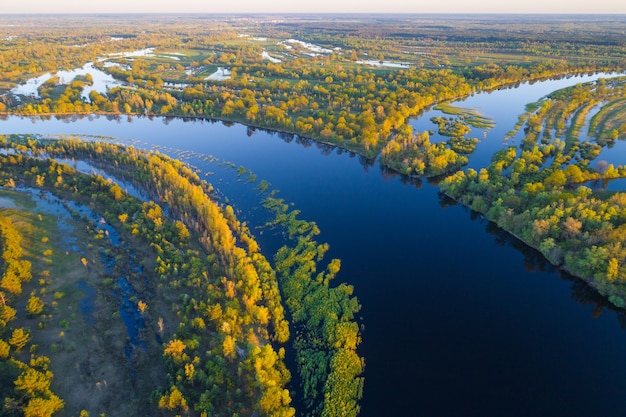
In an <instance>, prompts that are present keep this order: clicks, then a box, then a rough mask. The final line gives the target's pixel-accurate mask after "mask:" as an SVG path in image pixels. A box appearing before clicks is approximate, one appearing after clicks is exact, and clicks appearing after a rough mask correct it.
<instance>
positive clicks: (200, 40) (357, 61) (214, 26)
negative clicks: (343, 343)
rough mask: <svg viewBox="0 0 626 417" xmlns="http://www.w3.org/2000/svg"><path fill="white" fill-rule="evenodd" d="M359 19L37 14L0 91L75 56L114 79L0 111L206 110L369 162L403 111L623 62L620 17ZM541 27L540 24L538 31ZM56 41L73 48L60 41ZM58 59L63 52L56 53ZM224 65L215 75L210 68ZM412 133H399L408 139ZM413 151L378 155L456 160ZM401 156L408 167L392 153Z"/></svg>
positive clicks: (200, 113)
mask: <svg viewBox="0 0 626 417" xmlns="http://www.w3.org/2000/svg"><path fill="white" fill-rule="evenodd" d="M363 19H364V20H363V21H360V20H359V19H357V22H358V23H357V22H355V21H353V20H352V19H350V20H344V19H342V18H336V19H330V21H328V22H326V23H324V24H322V25H321V26H318V25H317V23H316V24H313V23H311V22H310V21H308V19H306V18H302V19H296V20H294V19H293V18H290V19H289V23H284V22H280V23H277V22H275V21H273V20H270V19H269V18H268V19H265V18H257V19H250V20H248V19H246V20H245V22H244V21H241V22H240V21H237V20H228V21H225V20H223V19H218V18H212V17H205V18H202V19H201V20H200V21H201V22H202V24H200V21H197V20H193V22H191V23H190V24H187V22H185V20H184V19H182V20H181V21H180V22H178V21H176V22H172V21H170V20H169V19H166V18H163V19H162V20H161V19H159V18H156V17H153V18H151V19H150V22H149V24H150V30H149V31H146V30H144V26H142V25H141V24H137V23H136V22H132V23H130V22H124V21H123V20H122V21H119V20H116V21H115V22H112V21H110V20H108V19H101V20H99V21H94V20H91V19H85V20H83V21H80V22H79V21H77V20H75V19H69V24H70V25H71V27H72V29H71V35H69V34H68V33H67V31H68V29H67V28H60V27H57V26H55V25H53V24H52V23H49V22H47V20H46V18H38V19H37V22H36V23H37V25H31V26H34V27H37V28H40V29H39V30H35V31H34V32H28V33H27V32H24V31H22V30H21V29H19V28H15V29H13V31H14V32H15V33H11V36H14V38H10V41H8V42H7V44H6V46H5V47H4V48H5V49H4V50H2V49H1V48H0V54H1V55H0V57H1V58H2V59H0V63H2V65H0V74H1V78H2V80H3V82H4V83H5V85H6V86H7V88H8V87H11V86H14V85H16V83H19V82H23V81H25V80H26V79H27V78H29V77H32V76H35V75H39V74H41V73H42V72H45V71H51V70H54V69H57V68H59V69H60V68H64V69H74V68H76V67H78V66H82V65H83V64H84V63H86V62H94V65H95V66H96V67H97V68H98V69H99V70H101V71H104V72H107V73H109V74H110V75H112V76H113V77H115V78H116V79H118V80H119V81H120V82H121V83H122V86H121V87H114V88H111V89H110V90H109V91H107V92H106V93H105V92H100V93H98V92H95V91H94V92H91V93H90V94H89V99H83V98H81V97H80V91H81V89H83V88H84V87H85V86H86V85H89V84H90V77H89V76H82V75H81V76H77V77H76V78H74V79H73V80H71V81H66V82H65V84H63V83H60V81H59V79H58V77H56V78H55V77H53V78H51V79H50V80H49V81H47V82H46V83H44V85H43V86H42V87H41V88H40V89H39V97H38V98H34V97H31V96H28V95H24V96H22V97H20V98H19V100H18V97H16V96H14V95H12V94H7V95H5V96H3V97H2V101H3V103H2V108H0V112H2V111H7V112H11V113H18V114H26V115H36V114H50V113H54V114H76V113H112V114H120V113H126V114H151V115H152V114H156V115H174V116H189V117H202V118H217V119H222V120H228V121H238V122H243V123H246V124H248V125H252V126H260V127H264V128H269V129H273V130H278V131H285V132H290V133H295V134H298V135H302V136H304V137H310V138H313V139H316V140H319V141H322V142H327V143H331V144H334V145H337V146H340V147H343V148H347V149H350V150H353V151H355V152H357V153H360V154H362V155H364V156H367V157H370V158H371V157H374V156H375V155H377V154H378V153H379V152H380V151H381V150H382V149H384V148H385V146H386V145H387V144H389V143H390V142H391V141H393V140H394V139H397V134H398V132H401V131H402V130H403V129H404V128H405V126H406V122H407V120H408V119H409V118H410V117H415V116H417V115H418V114H419V113H420V112H421V111H422V110H423V109H425V108H427V107H429V106H432V105H434V104H437V103H441V102H443V101H446V100H451V99H456V98H460V97H465V96H467V95H469V94H471V93H472V92H475V91H484V90H491V89H495V88H498V87H501V86H509V85H514V84H515V83H519V82H522V81H525V80H535V79H542V78H547V77H554V76H560V75H564V74H572V73H584V72H590V71H610V70H615V69H619V68H621V67H623V63H624V56H625V51H624V48H623V45H622V44H621V43H620V41H619V39H621V38H620V37H621V36H622V33H623V30H624V23H623V22H621V21H620V20H616V21H613V20H610V19H609V21H608V22H597V21H593V22H585V23H586V29H587V32H586V34H585V36H581V35H580V34H579V33H576V36H572V35H573V34H572V31H573V30H575V29H573V28H572V27H578V26H576V25H574V26H568V24H567V23H564V22H561V21H558V20H557V21H551V20H549V19H546V20H542V19H538V18H537V19H535V20H534V21H524V22H523V23H521V22H519V21H517V20H516V21H514V22H513V21H511V22H507V23H504V22H502V21H498V22H493V21H491V18H490V17H483V18H482V19H483V20H486V21H487V23H489V27H490V29H485V27H484V26H481V23H484V22H481V21H480V19H478V21H473V20H463V19H460V20H455V22H454V25H451V24H450V22H447V21H445V20H444V21H439V20H438V19H437V18H428V19H425V20H423V21H422V20H420V19H418V18H411V19H409V20H408V21H407V20H405V19H397V18H392V17H390V18H386V19H384V20H377V21H376V23H375V24H374V23H372V22H371V21H368V20H367V18H363ZM431 19H433V20H432V21H431ZM505 20H506V19H505ZM522 20H524V19H522ZM409 22H411V23H410V24H409ZM546 26H549V27H550V29H551V30H550V31H546V32H545V33H544V29H545V28H546ZM557 29H558V31H560V32H559V35H557V36H554V31H555V30H557ZM547 33H550V35H547ZM68 38H69V39H71V42H75V43H74V45H76V44H78V45H82V47H81V48H76V47H71V46H68ZM111 39H114V40H111ZM434 39H437V40H436V41H435V40H434ZM488 39H498V42H494V41H490V40H488ZM563 40H566V42H563ZM146 48H151V49H150V51H151V53H148V54H145V53H144V54H142V55H141V56H137V57H133V58H132V60H130V58H129V59H127V58H126V57H125V56H123V55H119V54H118V55H115V54H114V53H116V52H121V51H132V50H139V49H144V50H145V49H146ZM59 55H61V56H64V57H66V58H65V59H63V60H59V59H57V56H59ZM94 57H98V59H95V60H94ZM18 58H19V59H18ZM20 59H21V61H20ZM385 61H390V62H391V64H392V65H391V66H385V65H386V64H385ZM16 62H20V64H15V63H16ZM55 63H56V64H55ZM220 68H221V70H220ZM226 69H227V72H228V76H225V77H224V78H223V79H221V78H220V77H211V75H212V74H214V73H216V74H218V75H223V74H225V73H226V72H225V71H226ZM88 75H90V74H88ZM443 109H444V110H445V111H449V112H452V113H455V114H458V115H459V116H461V117H462V118H465V119H466V122H467V123H468V124H470V125H472V126H474V127H479V126H480V127H488V126H489V122H488V121H487V120H485V119H484V118H482V117H480V116H479V115H477V114H475V113H473V112H469V111H466V110H460V109H451V108H450V107H449V106H445V107H444V108H443ZM459 112H460V113H461V114H459ZM410 136H411V135H410V134H408V135H405V137H403V138H401V139H402V141H404V140H409V141H413V140H412V139H411V138H410ZM392 147H395V145H392ZM420 147H423V149H420V150H419V153H420V154H421V153H423V154H424V157H423V158H419V159H420V160H421V161H422V163H424V164H426V166H425V167H424V169H420V167H419V164H411V163H410V162H411V160H412V159H415V158H416V156H415V155H412V154H413V153H415V151H411V152H409V154H410V155H409V156H408V157H407V158H400V157H397V158H390V157H389V153H387V155H386V158H384V159H383V160H384V161H389V166H390V167H391V168H394V169H399V170H400V172H408V171H406V169H407V168H408V167H411V168H412V169H411V172H410V174H413V175H438V174H441V173H442V172H445V171H449V170H453V169H456V168H458V166H460V165H462V160H460V159H459V158H456V157H454V156H452V155H449V152H447V151H444V150H443V149H438V148H437V147H435V148H433V149H429V147H428V146H425V147H424V146H421V145H418V148H420ZM455 147H457V148H459V147H458V145H455ZM465 148H466V147H465V146H461V147H460V149H465ZM426 154H428V157H426ZM442 158H445V159H446V161H447V162H446V169H443V168H442V166H441V159H442ZM404 159H408V160H409V164H408V166H407V164H406V163H400V162H398V160H404ZM431 160H432V161H433V162H434V163H435V165H436V166H434V167H432V168H430V167H429V166H428V164H429V163H430V161H431ZM385 163H386V162H385Z"/></svg>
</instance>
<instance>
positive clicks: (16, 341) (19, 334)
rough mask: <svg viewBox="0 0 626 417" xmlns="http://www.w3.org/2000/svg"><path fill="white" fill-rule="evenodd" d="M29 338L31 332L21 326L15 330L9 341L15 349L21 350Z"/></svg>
mask: <svg viewBox="0 0 626 417" xmlns="http://www.w3.org/2000/svg"><path fill="white" fill-rule="evenodd" d="M29 340H30V334H29V332H28V331H26V330H24V329H23V328H22V327H20V328H19V329H15V330H13V333H12V334H11V338H10V339H9V343H10V344H11V345H13V346H14V347H15V349H16V350H17V351H18V352H19V351H20V350H22V348H23V347H24V346H26V344H27V343H28V341H29Z"/></svg>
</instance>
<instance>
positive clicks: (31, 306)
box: [26, 291, 45, 316]
mask: <svg viewBox="0 0 626 417" xmlns="http://www.w3.org/2000/svg"><path fill="white" fill-rule="evenodd" d="M44 306H45V304H44V302H43V300H42V299H41V298H39V297H37V296H36V295H35V292H34V291H33V292H31V293H30V297H29V298H28V302H27V303H26V312H27V313H28V314H29V315H30V316H36V315H38V314H41V312H42V311H43V308H44Z"/></svg>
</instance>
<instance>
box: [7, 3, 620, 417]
mask: <svg viewBox="0 0 626 417" xmlns="http://www.w3.org/2000/svg"><path fill="white" fill-rule="evenodd" d="M11 19H13V17H6V16H0V23H2V26H0V27H1V31H0V117H2V116H5V117H9V116H11V115H18V116H24V117H31V118H33V120H37V118H43V119H45V118H52V117H55V118H62V117H68V116H81V117H82V116H85V117H90V115H106V116H111V117H119V116H120V115H128V116H137V117H150V118H153V117H161V116H163V117H167V118H173V117H178V118H185V119H207V120H220V121H223V122H225V123H234V122H237V123H243V124H245V125H247V126H249V128H250V129H255V128H263V129H269V130H271V131H274V132H280V133H286V134H291V135H296V136H297V137H298V138H301V139H302V140H313V141H317V142H319V143H322V144H325V145H329V146H334V147H338V148H341V149H345V150H348V151H350V152H353V153H355V154H357V155H359V156H361V157H363V158H365V159H368V160H373V159H375V158H377V159H378V161H379V162H380V164H381V166H382V167H384V168H386V169H389V170H391V171H393V172H397V173H399V174H401V175H404V176H406V177H407V178H408V177H412V178H415V177H420V178H421V177H425V178H429V179H430V181H432V183H433V184H435V185H437V186H438V187H439V190H440V192H441V193H442V196H443V195H445V196H447V197H451V198H452V199H454V200H455V201H458V202H460V203H461V204H463V205H465V206H467V207H468V208H470V209H471V210H472V212H473V213H479V214H480V215H482V216H484V218H486V219H488V220H489V221H491V222H493V223H494V224H496V225H497V226H498V227H500V228H502V229H503V230H506V231H507V232H509V233H511V234H512V235H514V236H516V237H517V238H519V239H520V240H521V241H523V242H525V243H526V244H527V245H529V246H531V247H533V248H536V249H537V250H539V251H540V252H541V253H542V254H543V255H544V256H545V258H546V259H548V260H549V261H550V262H551V263H552V264H554V265H556V266H559V267H561V268H563V269H564V270H566V271H568V272H569V273H571V274H573V275H575V276H578V277H580V278H582V279H583V280H585V281H586V282H587V283H589V284H590V285H591V286H593V287H594V288H596V289H597V290H598V291H599V292H600V294H601V295H602V296H604V297H606V298H607V299H608V300H609V301H610V302H611V303H612V305H613V306H615V307H616V308H620V309H622V308H624V307H626V290H625V289H624V285H623V284H624V282H625V281H626V250H625V249H624V248H623V241H624V235H623V234H622V232H624V231H626V194H625V193H623V192H620V191H614V190H611V189H607V187H606V185H607V184H609V183H610V182H611V181H616V180H617V181H619V180H620V179H623V178H624V177H626V166H624V165H620V164H618V163H609V162H607V161H606V160H604V159H600V160H598V159H596V158H598V157H599V155H604V154H602V152H603V151H604V150H606V149H611V148H612V147H614V146H615V145H616V144H617V143H619V141H621V140H623V139H624V138H626V123H625V122H624V120H625V118H626V106H625V103H626V90H625V79H624V77H617V76H616V77H613V78H601V79H600V80H598V81H597V82H591V83H585V84H582V83H580V84H578V85H576V86H574V87H570V88H566V89H563V90H559V91H556V92H553V93H552V94H550V95H549V96H547V97H545V98H543V99H541V100H539V101H537V102H534V103H530V104H529V105H528V106H527V109H526V110H527V111H526V113H524V114H522V115H521V116H520V117H519V120H518V123H517V125H516V126H515V128H514V130H512V131H511V132H510V133H509V134H508V135H507V136H506V137H505V138H502V139H503V140H504V141H505V142H506V143H507V146H506V148H505V149H503V150H502V151H499V152H497V153H496V154H495V155H493V159H492V162H491V163H490V164H489V165H488V166H484V167H481V168H479V169H475V168H465V167H466V165H467V164H468V162H469V160H470V159H471V157H472V154H473V153H474V152H475V149H476V147H477V146H479V142H480V140H479V139H477V138H475V137H473V135H472V130H473V129H474V128H485V129H488V128H489V127H491V126H493V124H494V121H493V120H490V119H489V118H488V117H486V116H483V115H481V114H480V113H478V112H477V111H474V110H472V109H462V108H458V107H454V106H451V105H449V102H451V101H454V100H457V99H460V98H463V97H468V96H471V95H473V94H476V93H480V92H489V91H496V90H498V89H501V88H509V87H512V86H515V85H518V84H520V83H523V82H533V81H537V80H545V79H549V78H559V77H566V76H571V75H576V74H592V73H599V72H603V73H611V72H617V73H623V72H624V70H625V68H626V47H625V45H624V43H623V33H624V30H626V20H624V19H623V18H622V17H619V16H617V17H612V16H599V17H598V16H595V17H571V19H573V23H572V21H570V20H561V19H558V18H555V17H534V18H531V17H528V16H526V17H516V18H515V19H513V18H512V17H507V16H498V17H496V16H482V17H480V18H465V17H462V16H455V17H454V18H451V17H442V16H393V15H389V16H385V17H384V18H383V17H380V18H377V19H374V20H370V19H371V18H369V17H364V16H361V17H354V16H334V17H332V18H324V19H322V18H316V17H313V16H306V15H303V16H287V17H281V18H275V17H274V16H270V17H267V16H259V17H257V16H232V17H224V16H210V15H209V16H194V17H192V16H169V15H149V16H144V17H140V16H129V17H125V18H121V19H120V18H118V17H111V16H65V17H63V19H61V18H60V17H58V16H57V17H55V16H28V17H27V16H22V17H19V19H20V23H21V24H20V25H12V24H9V22H10V21H11ZM577 19H580V21H578V20H577ZM578 24H580V25H583V24H584V28H585V30H584V31H581V30H579V26H578ZM431 108H436V109H439V110H441V111H442V112H443V113H444V114H445V116H442V117H434V118H432V119H431V120H430V121H431V122H432V129H431V130H425V131H422V132H414V131H413V128H412V127H411V125H410V124H409V120H410V119H413V118H416V117H419V116H420V115H421V114H423V112H424V111H427V110H429V109H431ZM583 127H584V128H585V129H583ZM435 132H436V133H437V135H439V136H441V137H444V138H445V140H443V141H434V140H432V138H433V137H434V135H435ZM518 134H521V135H522V139H521V140H520V141H519V143H516V142H515V140H514V138H515V137H517V135H518ZM0 145H1V146H2V148H3V149H2V150H0V185H2V186H3V188H2V189H1V190H0V202H3V201H5V199H6V201H11V203H10V204H9V207H8V208H2V209H0V251H1V252H2V261H0V274H1V278H0V302H1V303H2V304H1V305H0V308H1V310H0V313H1V314H0V382H1V384H0V391H1V394H2V398H3V403H2V404H1V405H0V416H5V415H6V416H22V415H23V416H51V415H56V414H60V415H72V416H83V417H84V416H89V415H113V414H114V413H115V410H116V409H115V408H114V405H112V404H113V403H114V402H116V401H117V402H118V403H124V402H126V403H128V404H130V407H131V410H132V413H134V415H141V414H142V413H143V412H144V410H149V411H150V414H151V415H163V416H169V415H172V416H173V415H193V416H210V415H211V416H235V415H237V416H243V415H262V416H276V417H279V416H282V417H291V416H294V415H303V416H305V415H306V416H324V417H333V416H347V417H350V416H356V415H358V414H359V411H360V405H359V400H360V399H361V398H362V396H363V387H364V383H365V381H364V371H365V359H366V358H364V357H363V356H362V355H361V352H360V351H359V344H360V343H361V338H362V335H361V332H362V327H361V326H360V323H359V320H358V313H359V311H360V309H361V305H360V303H359V300H358V299H357V297H356V296H355V295H354V293H355V288H354V287H353V286H352V285H350V284H347V283H337V282H335V278H336V277H337V275H338V273H339V271H340V269H341V261H340V260H339V259H331V260H325V259H324V257H325V255H326V254H327V253H328V251H329V244H328V243H320V242H318V238H319V235H320V230H319V228H318V226H317V224H316V223H315V222H312V221H306V220H302V219H300V217H299V215H300V212H299V211H298V210H297V209H294V208H292V207H291V206H290V205H289V204H288V203H287V202H285V201H284V200H283V199H281V198H278V197H277V196H276V195H275V193H265V191H266V188H268V185H267V183H262V184H264V186H260V187H259V188H260V191H261V193H263V194H264V196H263V199H262V201H260V202H259V204H258V205H259V206H262V207H263V208H264V210H266V211H268V212H269V213H271V220H270V221H268V222H267V224H266V225H265V227H267V228H271V229H273V230H279V231H280V233H281V235H282V241H283V243H284V245H283V246H282V247H280V248H279V250H278V251H277V252H276V253H271V254H268V253H264V252H263V250H262V248H261V247H260V245H259V243H258V241H257V238H256V237H255V235H254V233H255V231H253V230H251V229H250V227H249V225H248V224H246V222H245V221H242V220H241V219H240V218H238V216H237V213H236V208H234V207H233V206H231V205H229V203H228V200H227V199H223V198H220V197H218V196H217V195H216V194H215V193H214V187H213V185H212V184H210V183H208V182H207V181H205V180H203V179H201V178H200V177H199V175H198V173H197V172H196V171H195V170H194V169H193V167H191V166H189V165H187V164H185V163H183V162H181V161H179V160H176V159H172V158H170V157H168V156H166V155H165V154H161V153H159V152H157V151H146V150H143V149H140V148H139V147H138V148H135V147H133V146H124V145H120V144H116V143H114V142H112V141H107V140H93V141H92V140H82V139H80V138H79V137H70V138H65V139H61V140H57V139H54V140H52V139H47V138H44V137H43V136H37V135H13V134H11V135H6V136H0ZM77 161H79V162H82V163H86V164H88V165H89V166H90V167H92V171H95V170H96V169H97V170H101V171H102V172H106V174H107V176H108V177H110V178H115V180H111V179H109V180H107V179H105V178H104V176H103V175H100V174H97V173H95V172H92V173H86V172H81V171H80V170H78V169H77ZM240 170H241V173H242V174H245V173H246V170H245V168H243V167H241V168H240ZM250 175H251V176H252V175H253V174H252V173H250ZM598 184H602V185H603V186H602V187H598V186H597V185H598ZM124 185H126V186H130V187H133V188H136V189H138V190H139V194H141V196H143V197H141V196H140V197H138V196H136V195H131V193H129V192H127V191H125V186H124ZM126 188H128V187H126ZM25 196H30V197H25ZM38 199H44V200H47V201H53V202H55V201H56V202H57V203H56V204H57V205H59V206H62V207H64V210H66V211H67V212H68V213H70V219H68V220H67V223H68V224H69V225H70V226H71V229H72V230H73V231H72V233H71V234H72V236H73V238H74V239H76V240H78V241H79V242H81V251H82V252H77V251H74V250H67V248H63V247H61V246H59V245H60V243H59V242H55V241H54V239H51V236H53V235H54V234H58V233H60V231H59V228H61V227H62V225H61V223H62V222H60V220H59V219H60V218H61V216H60V215H56V218H55V216H54V215H50V214H47V215H46V214H35V213H36V210H35V209H34V208H33V207H35V206H36V205H37V204H38V203H36V201H39V200H38ZM85 210H89V212H92V213H95V215H94V216H95V217H94V216H92V217H89V216H88V215H85V212H86V211H85ZM130 248H140V249H132V250H131V249H130ZM63 253H65V255H63ZM63 276H68V277H71V278H66V279H67V280H70V279H74V280H76V282H78V283H82V284H81V285H86V286H87V287H88V288H91V287H92V286H93V288H95V294H96V295H95V300H96V301H95V302H96V303H97V304H98V305H99V306H100V309H99V310H98V311H97V312H96V313H93V317H92V318H93V320H94V324H92V326H94V327H92V328H89V327H88V325H87V324H85V323H82V322H81V320H79V318H80V317H79V316H78V312H76V311H73V312H72V313H71V314H70V313H68V311H69V309H70V308H71V305H75V304H77V303H78V302H79V301H78V298H77V297H78V295H77V294H75V291H74V292H73V291H71V290H68V288H69V287H64V284H63V279H61V277H63ZM111 294H113V295H114V296H115V297H119V299H120V300H121V301H119V302H120V303H121V304H122V305H123V306H124V307H123V308H121V309H119V311H118V310H117V309H116V308H115V303H117V301H114V300H113V299H112V298H111V297H113V296H112V295H111ZM116 300H117V299H116ZM89 314H92V313H89ZM89 314H87V316H86V317H90V316H89ZM127 315H130V316H131V317H132V318H133V319H132V320H134V321H135V322H136V324H135V325H136V327H137V328H138V329H139V330H138V332H137V335H134V334H131V333H132V332H131V331H130V329H129V330H128V334H126V330H125V327H124V324H125V323H126V318H125V317H126V316H127ZM94 329H95V334H102V336H101V339H97V340H96V339H95V338H94V339H93V340H89V339H88V338H87V339H85V338H83V339H81V337H84V335H86V334H90V333H91V332H93V330H94ZM79 335H83V336H79ZM120 335H121V336H120ZM120 337H122V339H123V340H127V339H128V343H126V345H125V346H123V345H119V344H116V343H115V342H114V340H115V339H116V338H117V339H119V338H120ZM82 344H84V346H88V347H89V349H91V348H94V350H93V352H94V353H93V357H92V354H89V355H87V354H86V353H85V352H82V351H81V350H80V349H79V348H80V346H81V345H82ZM125 349H127V350H128V351H130V353H128V354H127V355H126V356H125V358H126V359H125V360H123V361H120V359H119V356H120V352H124V351H125ZM84 350H88V349H87V348H86V349H84ZM76 351H81V352H82V353H80V360H78V361H77V363H78V365H77V366H76V368H77V370H72V371H69V370H68V369H69V368H68V366H69V365H68V363H69V362H70V361H71V360H72V359H71V358H72V355H75V354H76ZM116 355H117V356H116ZM121 356H124V355H121ZM97 361H101V362H102V361H105V362H106V361H108V362H112V363H114V364H113V365H111V367H112V368H111V369H110V370H108V371H106V372H108V373H105V371H102V373H100V374H96V373H95V372H93V371H92V368H93V366H94V365H93V364H94V363H95V362H97ZM292 363H293V365H291V364H292ZM115 374H119V375H122V376H121V377H119V378H117V379H118V380H117V381H115V380H116V378H115V377H113V376H112V375H115ZM71 378H74V379H75V380H76V379H80V380H87V381H88V382H89V383H91V384H92V385H93V386H97V390H98V391H97V395H93V399H92V401H91V402H85V401H83V400H80V399H77V398H76V397H77V396H72V395H71V386H72V385H71V382H70V381H68V380H70V379H71ZM107 381H108V382H107ZM294 381H295V382H294ZM296 383H297V384H298V386H297V387H294V385H295V384H296ZM128 387H130V388H128ZM295 392H297V393H295ZM92 394H93V393H92ZM294 395H295V396H296V397H294ZM115 398H117V399H115ZM294 398H295V400H294ZM118 406H119V405H118ZM296 408H298V409H296Z"/></svg>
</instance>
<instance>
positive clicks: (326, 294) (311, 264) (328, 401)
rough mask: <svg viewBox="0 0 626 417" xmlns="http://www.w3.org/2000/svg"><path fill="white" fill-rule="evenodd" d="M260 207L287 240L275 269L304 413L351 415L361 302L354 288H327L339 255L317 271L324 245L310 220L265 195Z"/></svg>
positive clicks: (359, 382) (357, 382)
mask: <svg viewBox="0 0 626 417" xmlns="http://www.w3.org/2000/svg"><path fill="white" fill-rule="evenodd" d="M264 206H265V207H266V208H268V209H269V210H271V211H272V212H274V214H275V218H274V220H273V221H272V222H271V223H270V225H271V226H280V227H282V228H283V229H284V231H285V234H286V237H287V238H288V239H289V241H290V243H291V245H289V244H288V245H285V246H283V247H282V248H280V250H279V251H278V253H277V254H276V256H275V262H276V273H277V275H278V279H279V282H280V284H281V288H282V290H283V294H284V297H285V304H286V305H287V307H288V308H289V311H290V313H291V317H292V320H293V324H294V327H295V329H296V338H295V342H294V347H295V350H296V361H297V364H298V371H299V373H300V376H301V378H302V388H303V391H304V401H305V403H306V406H307V408H308V415H312V416H316V415H321V416H346V417H355V416H356V415H357V414H358V413H359V409H360V408H359V405H358V401H359V400H360V399H361V396H362V394H363V378H362V377H361V376H360V375H361V374H362V372H363V368H364V365H365V362H364V360H363V358H361V357H359V355H358V354H357V352H356V348H357V346H358V345H359V343H360V342H361V336H360V334H359V333H360V332H359V326H358V324H357V323H356V321H355V314H356V313H357V312H358V311H359V310H360V309H361V306H360V305H359V303H358V301H357V299H356V297H354V296H353V295H352V294H353V287H352V286H351V285H346V284H343V283H342V284H339V285H338V286H336V287H331V286H330V282H331V280H332V279H334V278H335V276H336V274H337V273H338V272H339V269H340V265H341V262H340V261H339V260H338V259H333V260H332V261H330V262H329V263H328V265H327V266H326V268H325V270H324V271H320V272H318V271H317V263H319V262H320V261H321V260H322V258H323V256H324V254H325V253H326V251H327V250H328V245H327V244H319V243H317V242H316V241H315V240H314V238H315V236H316V235H317V234H319V229H318V228H317V225H316V224H315V223H314V222H307V221H304V220H300V219H298V218H297V216H298V214H299V212H298V211H297V210H291V211H289V208H288V205H287V204H285V203H284V202H283V200H281V199H277V198H274V197H268V198H267V199H266V200H265V201H264Z"/></svg>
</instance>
